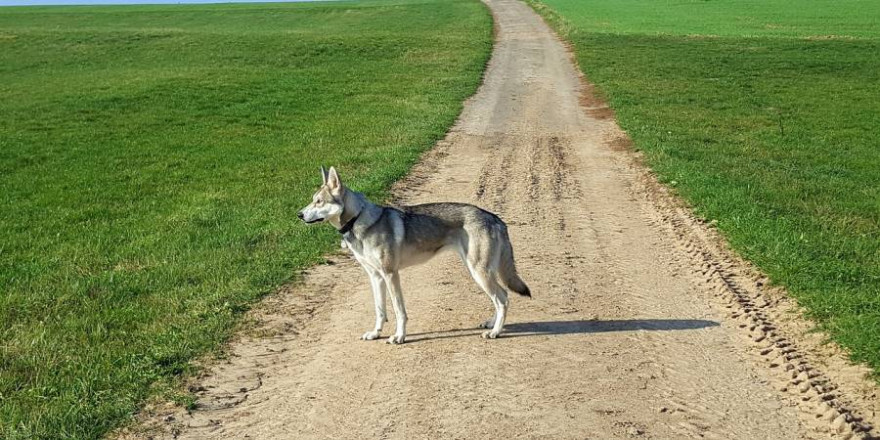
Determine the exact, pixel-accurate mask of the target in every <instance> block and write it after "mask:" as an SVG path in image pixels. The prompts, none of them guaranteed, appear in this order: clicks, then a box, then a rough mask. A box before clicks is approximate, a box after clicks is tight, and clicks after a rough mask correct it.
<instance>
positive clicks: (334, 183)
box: [327, 167, 342, 192]
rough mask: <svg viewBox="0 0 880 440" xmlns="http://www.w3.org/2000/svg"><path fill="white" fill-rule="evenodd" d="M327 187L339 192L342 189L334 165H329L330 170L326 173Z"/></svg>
mask: <svg viewBox="0 0 880 440" xmlns="http://www.w3.org/2000/svg"><path fill="white" fill-rule="evenodd" d="M327 187H328V188H330V190H331V191H335V192H339V190H341V189H342V181H341V180H339V174H338V173H337V172H336V168H334V167H330V172H329V173H327Z"/></svg>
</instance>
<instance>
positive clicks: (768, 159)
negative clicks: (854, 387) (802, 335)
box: [531, 0, 880, 371]
mask: <svg viewBox="0 0 880 440" xmlns="http://www.w3.org/2000/svg"><path fill="white" fill-rule="evenodd" d="M531 2H532V4H533V6H534V7H535V8H536V9H537V10H538V11H539V12H541V13H542V14H543V15H544V16H545V17H546V18H547V19H548V21H549V22H550V23H551V24H552V25H553V26H555V27H556V29H557V30H559V31H560V33H561V34H562V35H563V36H564V37H565V38H567V39H568V40H570V41H571V42H572V43H573V45H574V48H575V51H576V54H577V58H578V61H579V63H580V65H581V68H582V69H583V70H584V72H585V74H586V75H587V76H588V77H589V78H590V79H591V80H592V81H593V82H594V83H596V84H597V86H598V87H599V89H600V90H601V91H602V93H603V94H604V96H605V97H606V98H607V100H608V101H609V103H610V105H611V106H612V107H613V108H614V110H615V112H616V114H617V117H618V120H619V122H620V124H621V126H622V127H623V128H624V129H625V130H626V131H627V132H628V133H629V134H630V136H631V137H632V139H633V141H634V143H635V145H636V147H637V148H638V149H640V150H642V151H643V152H644V153H645V155H646V158H647V161H648V163H649V165H650V166H651V167H652V168H653V169H654V170H656V171H657V172H658V174H659V175H660V177H661V178H662V179H663V180H665V181H666V182H667V183H668V184H670V185H673V186H675V187H676V188H677V190H678V192H679V193H680V194H681V195H682V196H683V197H684V198H685V199H686V200H687V201H689V202H690V203H691V204H692V206H693V207H694V208H695V209H696V211H697V213H698V214H699V215H702V216H703V217H706V218H710V219H715V220H717V222H718V227H719V229H720V230H721V231H722V232H723V233H724V234H725V235H726V237H727V238H728V239H729V241H730V243H731V244H732V246H733V247H734V248H735V249H736V250H738V251H739V252H740V253H741V254H742V255H743V256H745V257H746V258H748V259H749V260H751V261H753V262H754V263H756V264H757V265H758V266H759V267H760V268H761V269H762V270H764V271H765V272H766V273H767V274H768V275H769V276H770V277H771V279H772V280H773V281H774V282H776V283H779V284H782V285H785V286H786V287H787V288H788V290H789V291H790V292H791V294H792V295H794V296H795V297H796V298H797V300H798V302H799V303H800V304H801V305H803V306H804V307H805V308H806V309H807V310H808V311H809V313H810V314H811V315H812V316H813V317H814V318H815V319H817V320H818V322H820V323H821V325H822V326H823V327H824V328H825V329H826V330H827V331H828V332H829V333H830V334H831V335H832V337H833V338H834V339H835V340H836V341H837V342H839V343H840V344H841V345H843V346H844V347H846V348H847V349H849V350H850V351H851V353H852V356H853V358H854V359H855V360H857V361H864V362H867V363H868V364H870V365H871V366H872V367H873V368H874V369H875V371H880V337H878V335H880V130H878V127H880V26H878V18H877V17H880V3H877V2H870V1H859V0H845V1H830V0H828V1H825V0H815V1H807V2H803V1H793V0H760V1H746V0H741V1H727V2H716V1H694V0H683V1H677V2H665V1H663V2H661V1H654V0H621V1H614V2H609V1H604V0H540V1H539V0H531Z"/></svg>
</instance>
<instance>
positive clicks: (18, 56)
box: [0, 0, 492, 439]
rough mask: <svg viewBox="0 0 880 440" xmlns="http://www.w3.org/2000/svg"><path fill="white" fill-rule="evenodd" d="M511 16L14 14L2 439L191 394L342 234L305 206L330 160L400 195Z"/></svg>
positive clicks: (458, 5)
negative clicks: (243, 323)
mask: <svg viewBox="0 0 880 440" xmlns="http://www.w3.org/2000/svg"><path fill="white" fill-rule="evenodd" d="M491 27H492V26H491V17H490V15H489V13H488V11H487V10H486V8H485V7H484V6H483V5H481V4H480V3H479V2H477V1H473V0H422V1H407V0H392V1H383V2H377V1H362V2H357V3H347V2H341V3H326V4H314V3H309V4H243V5H198V6H177V5H170V6H116V7H26V8H2V9H0V97H2V98H0V115H2V116H0V438H8V439H14V438H28V439H30V438H52V439H57V438H95V437H99V436H101V435H102V434H104V433H106V432H107V431H108V430H110V429H113V428H114V427H115V426H118V425H119V424H120V423H123V422H124V421H125V420H126V419H127V417H128V416H129V415H130V414H132V412H133V411H135V410H136V409H137V408H138V405H139V404H141V403H142V402H143V401H144V399H145V398H147V397H148V396H150V395H151V394H155V393H160V392H167V390H168V389H171V388H173V387H172V385H173V382H174V378H176V377H180V375H181V374H186V373H188V372H191V371H192V369H193V367H192V366H191V364H190V360H191V359H193V357H195V356H198V355H201V354H204V353H207V352H209V351H211V350H212V349H214V348H216V347H217V346H218V344H220V343H222V342H223V341H224V340H225V339H226V338H227V337H228V336H229V334H230V331H231V329H232V328H233V326H234V322H235V320H236V317H238V316H240V314H241V313H242V312H243V311H244V310H246V309H247V308H248V306H249V305H250V304H253V302H254V301H255V300H257V299H258V298H260V297H261V296H262V295H264V294H266V293H268V292H271V291H273V290H274V289H275V288H276V287H277V286H279V285H280V284H281V283H284V282H286V281H289V280H291V279H295V277H296V274H297V273H298V271H299V270H300V269H301V268H303V267H305V266H307V265H310V264H314V263H316V262H319V261H321V256H322V255H324V254H325V253H326V252H328V251H329V250H330V249H332V248H333V246H334V244H336V243H337V242H336V237H335V236H334V234H335V233H334V232H333V231H332V229H331V228H329V227H312V228H306V227H305V226H304V225H302V224H300V223H298V220H296V217H295V212H296V210H297V209H299V208H301V207H302V206H304V205H305V204H306V203H307V202H308V200H309V196H310V194H311V192H312V191H313V190H314V188H315V187H316V185H317V184H318V183H319V178H320V176H319V171H318V166H319V165H320V164H324V165H331V164H332V165H336V166H337V167H339V169H340V170H341V172H342V173H343V178H344V179H347V180H348V182H349V183H350V184H351V185H352V186H354V187H355V188H357V189H360V190H363V191H364V192H366V194H368V195H369V196H370V197H373V198H377V199H382V198H383V197H386V196H387V193H386V191H387V189H388V187H389V185H390V184H391V183H392V182H393V181H394V180H395V179H398V178H400V177H401V176H402V175H403V174H404V173H405V172H406V171H407V169H408V168H409V167H410V166H411V165H412V164H413V163H414V161H415V160H416V159H417V157H418V155H419V154H420V153H421V152H422V151H424V150H425V149H426V148H428V147H430V146H431V145H432V144H433V142H434V141H436V140H437V139H439V138H441V137H442V136H443V135H444V133H445V131H446V130H447V128H448V127H449V126H450V125H451V124H452V123H453V122H454V120H455V118H456V117H457V115H458V113H459V111H460V109H461V103H462V101H463V100H464V99H465V98H466V97H467V96H469V95H471V94H472V93H473V92H474V91H475V90H476V87H477V86H478V84H479V81H480V77H481V74H482V71H483V68H484V66H485V63H486V61H487V59H488V56H489V52H490V50H491V44H492V29H491ZM327 294H328V295H332V294H334V292H327ZM164 384H167V385H164ZM163 390H164V391H163Z"/></svg>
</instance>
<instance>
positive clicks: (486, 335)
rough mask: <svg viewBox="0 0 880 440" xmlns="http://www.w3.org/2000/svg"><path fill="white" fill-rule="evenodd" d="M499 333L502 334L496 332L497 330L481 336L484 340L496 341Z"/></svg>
mask: <svg viewBox="0 0 880 440" xmlns="http://www.w3.org/2000/svg"><path fill="white" fill-rule="evenodd" d="M499 333H500V332H496V331H495V330H489V331H487V332H483V334H482V335H480V336H482V337H483V339H495V338H497V337H498V334H499Z"/></svg>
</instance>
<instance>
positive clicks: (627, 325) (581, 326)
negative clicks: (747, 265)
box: [407, 319, 719, 342]
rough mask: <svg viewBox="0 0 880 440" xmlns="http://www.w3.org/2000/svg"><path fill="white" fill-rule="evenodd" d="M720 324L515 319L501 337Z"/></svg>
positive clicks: (449, 334)
mask: <svg viewBox="0 0 880 440" xmlns="http://www.w3.org/2000/svg"><path fill="white" fill-rule="evenodd" d="M718 325H719V324H718V323H717V322H715V321H706V320H702V319H612V320H580V321H537V322H514V323H510V324H507V325H505V326H504V332H503V333H502V334H501V336H500V337H501V338H519V337H523V336H548V335H571V334H585V333H605V332H625V331H635V330H648V331H673V330H696V329H701V328H707V327H717V326H718ZM483 331H485V330H483V329H473V328H469V329H454V330H446V331H439V332H425V333H411V334H409V335H408V338H407V342H419V341H429V340H433V339H446V338H458V337H462V336H474V335H479V334H480V333H482V332H483Z"/></svg>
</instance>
